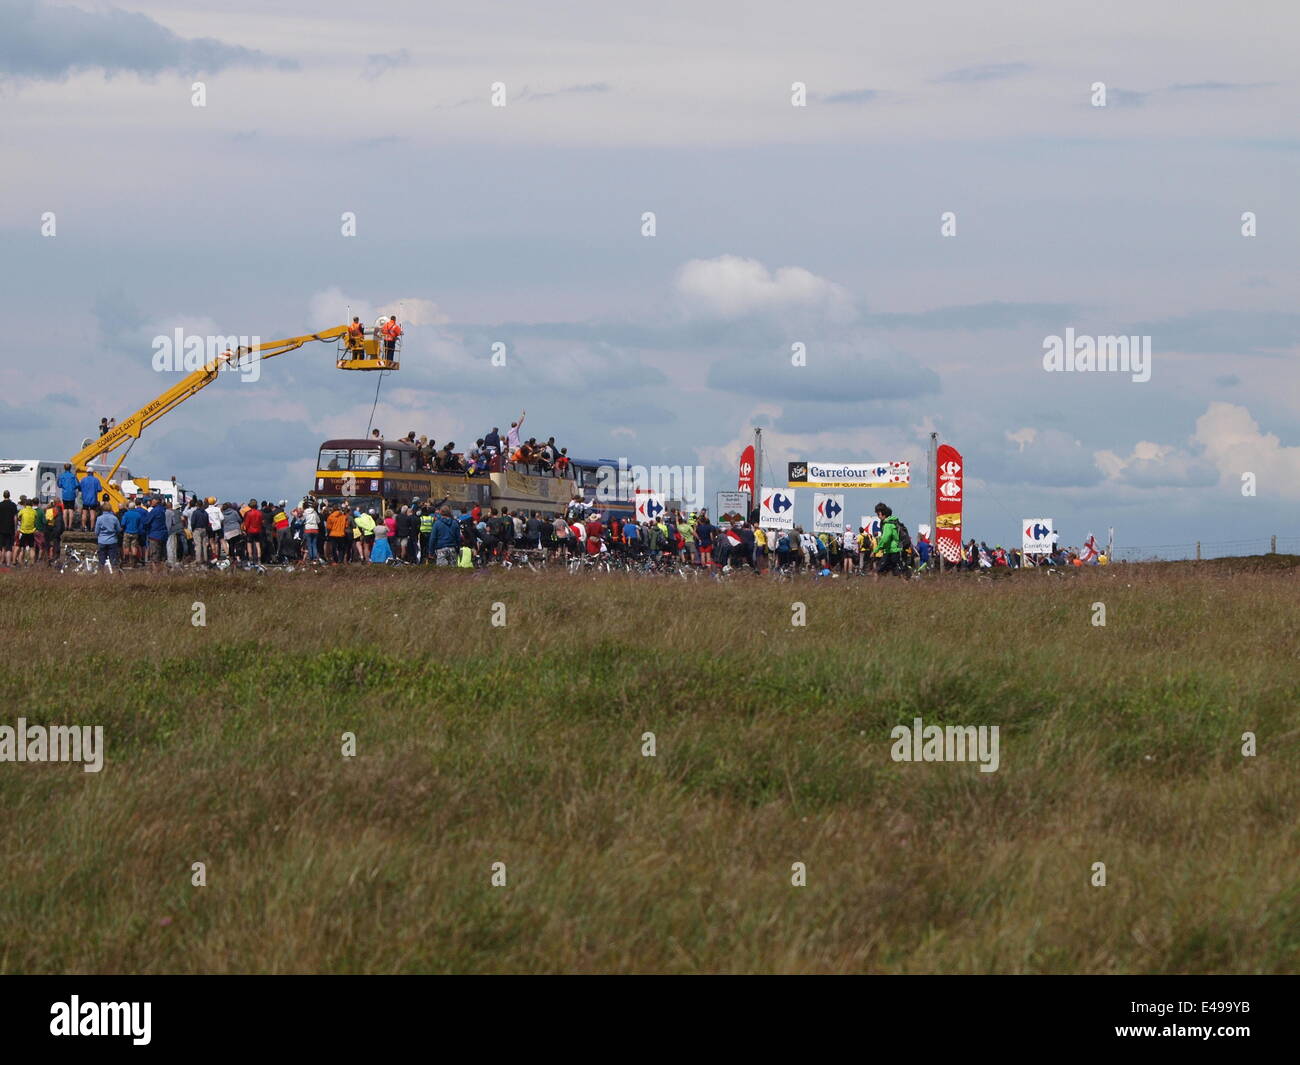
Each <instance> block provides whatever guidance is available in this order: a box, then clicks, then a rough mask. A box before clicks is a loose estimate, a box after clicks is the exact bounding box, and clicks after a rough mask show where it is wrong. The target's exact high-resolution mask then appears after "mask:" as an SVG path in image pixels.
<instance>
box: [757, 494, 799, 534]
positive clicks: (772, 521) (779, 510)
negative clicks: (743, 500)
mask: <svg viewBox="0 0 1300 1065" xmlns="http://www.w3.org/2000/svg"><path fill="white" fill-rule="evenodd" d="M758 499H759V514H758V523H759V524H760V525H761V526H763V528H764V529H793V528H794V493H793V492H792V491H790V490H789V489H788V488H766V487H765V488H764V489H763V490H762V491H761V492H760V493H759V495H758Z"/></svg>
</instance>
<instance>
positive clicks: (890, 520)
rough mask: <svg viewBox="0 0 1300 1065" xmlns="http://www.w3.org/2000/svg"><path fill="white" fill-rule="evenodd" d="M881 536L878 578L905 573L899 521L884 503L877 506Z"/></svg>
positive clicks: (878, 541)
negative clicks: (887, 574) (882, 575)
mask: <svg viewBox="0 0 1300 1065" xmlns="http://www.w3.org/2000/svg"><path fill="white" fill-rule="evenodd" d="M876 517H878V518H879V519H880V536H879V537H878V538H877V539H876V556H877V562H876V577H877V578H879V577H880V575H881V574H882V573H900V574H901V573H903V572H904V571H903V544H902V541H901V540H900V539H899V537H898V519H897V518H896V517H894V512H893V511H892V510H891V509H890V508H889V507H888V506H886V505H885V504H884V503H877V504H876Z"/></svg>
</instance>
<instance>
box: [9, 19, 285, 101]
mask: <svg viewBox="0 0 1300 1065" xmlns="http://www.w3.org/2000/svg"><path fill="white" fill-rule="evenodd" d="M0 12H2V13H3V19H2V20H0V21H3V24H4V33H3V34H0V77H5V76H8V77H15V78H30V79H34V80H43V81H58V80H61V79H63V78H66V77H68V76H69V75H70V74H74V73H77V72H80V71H84V70H102V71H103V72H104V74H105V75H111V74H119V73H135V74H141V75H153V74H161V73H163V72H165V71H177V72H181V73H196V72H200V71H202V72H207V73H215V72H216V71H219V70H224V69H226V68H227V67H234V66H241V67H277V68H279V69H282V70H287V69H292V68H294V67H296V66H297V64H296V63H294V62H292V61H290V60H285V59H277V58H274V57H272V56H269V55H266V54H265V53H263V52H259V51H256V50H254V49H249V48H243V47H241V46H239V45H234V44H226V43H225V42H223V41H218V40H215V39H214V38H211V37H193V38H185V37H180V36H178V35H177V34H175V33H173V32H172V31H171V30H169V29H167V28H166V27H165V26H163V25H161V24H159V23H157V22H155V21H154V20H153V19H151V18H149V16H147V15H143V14H140V13H138V12H134V11H123V10H122V9H120V8H116V7H107V8H103V9H101V10H98V11H83V10H82V9H81V8H78V7H71V6H67V5H61V4H51V3H47V2H45V0H0Z"/></svg>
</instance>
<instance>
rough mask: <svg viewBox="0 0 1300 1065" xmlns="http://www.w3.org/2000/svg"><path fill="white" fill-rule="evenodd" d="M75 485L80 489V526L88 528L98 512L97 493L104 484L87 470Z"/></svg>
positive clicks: (92, 523)
mask: <svg viewBox="0 0 1300 1065" xmlns="http://www.w3.org/2000/svg"><path fill="white" fill-rule="evenodd" d="M77 487H78V488H80V489H81V527H82V528H83V529H90V528H92V527H94V523H95V517H96V516H97V515H98V514H99V493H100V490H101V489H102V488H103V487H104V485H103V484H102V483H101V482H100V480H99V478H98V477H96V476H95V475H94V473H93V472H91V471H90V470H87V471H86V476H84V477H83V478H81V480H80V481H78V482H77Z"/></svg>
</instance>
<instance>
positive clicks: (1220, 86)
mask: <svg viewBox="0 0 1300 1065" xmlns="http://www.w3.org/2000/svg"><path fill="white" fill-rule="evenodd" d="M1275 84H1277V83H1276V82H1272V81H1194V82H1189V83H1184V84H1180V85H1170V86H1169V91H1170V92H1240V91H1242V90H1244V89H1271V88H1272V87H1273V86H1274V85H1275Z"/></svg>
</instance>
